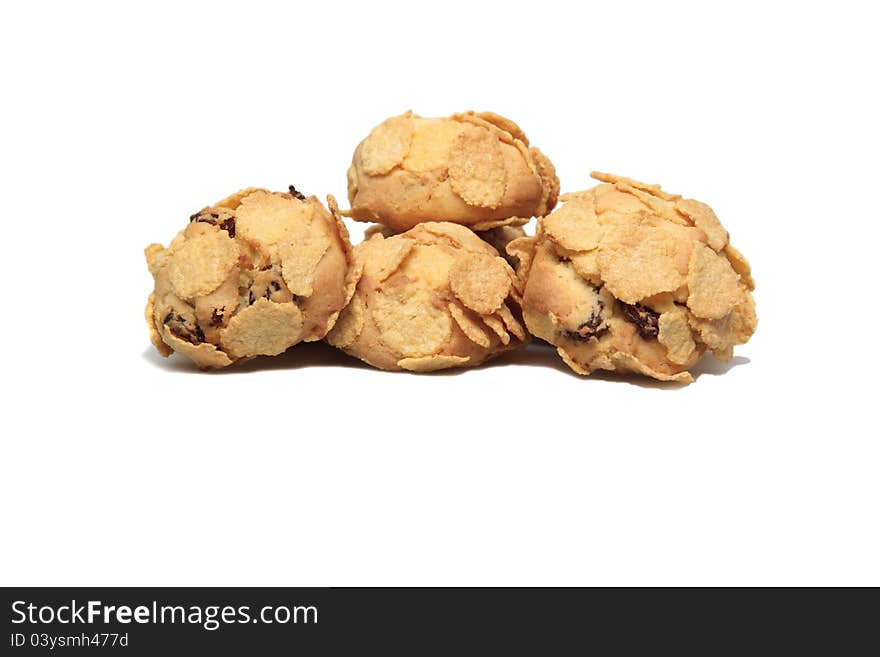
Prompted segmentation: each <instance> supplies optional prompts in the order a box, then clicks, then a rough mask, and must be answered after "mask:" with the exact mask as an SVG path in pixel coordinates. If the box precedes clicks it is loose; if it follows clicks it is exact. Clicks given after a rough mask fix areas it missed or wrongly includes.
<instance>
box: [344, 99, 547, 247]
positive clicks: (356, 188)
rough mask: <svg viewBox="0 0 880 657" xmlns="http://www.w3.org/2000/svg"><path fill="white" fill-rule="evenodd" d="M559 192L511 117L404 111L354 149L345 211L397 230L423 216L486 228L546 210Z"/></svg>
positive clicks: (541, 156) (541, 158) (422, 219)
mask: <svg viewBox="0 0 880 657" xmlns="http://www.w3.org/2000/svg"><path fill="white" fill-rule="evenodd" d="M558 193H559V179H558V178H557V177H556V170H555V169H554V167H553V164H552V163H551V162H550V160H549V159H547V157H546V156H545V155H544V154H543V153H541V151H539V150H538V149H537V148H530V147H529V141H528V139H527V138H526V136H525V134H523V132H522V130H520V128H519V127H518V126H517V125H516V124H515V123H514V122H513V121H510V120H509V119H506V118H504V117H502V116H499V115H497V114H493V113H492V112H483V113H479V114H477V113H474V112H466V113H464V114H454V115H453V116H450V117H448V118H443V119H426V118H422V117H420V116H416V115H414V114H413V113H412V112H407V113H406V114H403V115H401V116H395V117H392V118H390V119H387V120H386V121H384V122H383V123H381V124H380V125H378V126H376V127H375V128H374V129H373V130H372V132H370V134H369V135H368V136H367V138H366V139H364V140H363V141H362V142H361V143H360V144H358V146H357V148H356V149H355V152H354V157H353V158H352V163H351V167H350V168H349V170H348V200H349V202H350V203H351V210H350V211H349V212H348V213H347V214H349V216H351V217H352V218H353V219H356V220H358V221H366V222H376V223H381V224H384V225H386V226H390V227H391V228H393V229H395V230H398V231H405V230H408V229H410V228H412V227H413V226H415V225H416V224H419V223H421V222H425V221H449V222H454V223H459V224H464V225H467V226H470V227H471V228H473V229H474V230H485V229H489V228H494V227H496V226H502V225H518V224H522V223H525V222H526V220H527V218H529V217H532V216H542V215H544V214H546V213H547V212H549V211H550V210H552V209H553V207H554V206H555V205H556V198H557V195H558Z"/></svg>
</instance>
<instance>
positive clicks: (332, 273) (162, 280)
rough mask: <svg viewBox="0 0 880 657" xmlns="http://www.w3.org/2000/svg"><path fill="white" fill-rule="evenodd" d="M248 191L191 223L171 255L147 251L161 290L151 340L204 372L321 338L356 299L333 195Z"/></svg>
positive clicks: (151, 306) (151, 313) (153, 248)
mask: <svg viewBox="0 0 880 657" xmlns="http://www.w3.org/2000/svg"><path fill="white" fill-rule="evenodd" d="M327 200H328V202H329V204H330V209H331V212H328V211H327V210H326V209H325V208H324V206H323V205H321V203H320V201H318V199H317V198H315V197H314V196H312V197H310V198H305V197H304V196H303V195H302V194H300V193H299V192H297V191H296V190H295V189H294V188H293V187H291V188H290V193H289V194H280V193H273V192H268V191H265V190H262V189H253V188H250V189H245V190H243V191H241V192H238V193H237V194H234V195H232V196H230V197H229V198H227V199H224V200H223V201H220V202H219V203H217V204H216V205H214V206H212V207H208V208H205V209H204V210H201V211H199V212H197V213H196V214H194V215H192V216H191V217H190V223H189V225H188V226H187V227H186V228H185V229H184V230H183V231H181V232H180V233H179V234H178V235H177V237H175V238H174V240H173V241H172V242H171V244H170V245H169V246H168V248H163V247H162V245H161V244H151V245H150V246H148V247H147V248H146V249H145V254H146V257H147V264H148V266H149V268H150V272H151V273H152V275H153V278H154V282H155V288H154V291H153V293H152V294H150V298H149V301H148V303H147V308H146V319H147V326H148V327H149V330H150V339H151V340H152V342H153V344H154V345H155V346H156V349H158V350H159V352H160V353H161V354H162V355H163V356H168V355H169V354H171V352H172V351H175V352H177V353H180V354H183V355H184V356H187V357H188V358H190V359H191V360H192V361H193V362H195V363H196V365H198V366H199V367H201V368H218V367H225V366H227V365H230V364H232V363H234V362H235V361H238V360H242V359H248V358H252V357H254V356H259V355H270V356H272V355H276V354H280V353H282V352H283V351H285V350H286V349H287V348H288V347H291V346H292V345H295V344H296V343H298V342H300V341H303V340H305V341H313V340H320V339H321V338H323V337H324V336H325V335H326V334H327V331H329V330H330V328H332V326H333V325H334V324H335V322H336V319H337V317H338V316H339V312H340V311H341V310H342V308H343V307H344V306H345V304H346V303H347V302H348V300H349V299H350V297H351V294H352V292H353V291H354V269H353V268H352V264H353V255H352V251H351V245H350V244H349V241H348V232H347V231H346V229H345V226H344V225H343V223H342V221H341V219H340V217H339V213H338V210H337V208H336V204H335V202H334V200H333V197H329V196H328V197H327Z"/></svg>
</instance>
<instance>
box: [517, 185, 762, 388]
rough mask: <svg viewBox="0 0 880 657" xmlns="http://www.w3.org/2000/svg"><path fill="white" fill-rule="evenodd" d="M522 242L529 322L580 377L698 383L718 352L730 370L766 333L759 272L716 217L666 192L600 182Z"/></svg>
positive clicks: (572, 198) (520, 251)
mask: <svg viewBox="0 0 880 657" xmlns="http://www.w3.org/2000/svg"><path fill="white" fill-rule="evenodd" d="M592 175H593V177H594V178H596V179H597V180H600V181H603V182H604V183H605V184H601V185H598V186H597V187H594V188H592V189H590V190H587V191H585V192H577V193H573V194H567V195H564V196H563V197H562V200H563V201H564V202H565V203H564V205H563V206H561V207H560V208H558V209H557V210H556V211H554V212H553V213H552V214H550V215H548V216H546V217H544V218H543V219H541V220H539V222H538V229H537V233H536V235H535V237H530V238H522V239H519V240H514V241H513V242H511V243H510V244H509V245H508V249H509V251H510V253H512V254H515V255H517V256H519V258H520V260H521V262H522V263H523V266H522V267H521V268H520V272H519V273H520V276H521V277H522V278H523V280H524V294H523V315H524V319H525V322H526V326H527V327H528V329H529V331H531V332H532V334H533V335H535V336H538V337H540V338H543V339H544V340H546V341H547V342H550V343H551V344H553V345H555V346H556V347H557V350H558V352H559V355H560V356H561V357H562V359H563V360H564V361H565V362H566V363H567V364H568V366H569V367H571V368H572V369H573V370H574V371H576V372H578V373H580V374H590V373H591V372H593V371H595V370H598V369H603V370H612V371H622V372H638V373H641V374H645V375H647V376H651V377H654V378H655V379H660V380H663V381H679V382H690V381H692V380H693V379H692V377H691V375H690V374H689V373H688V371H687V370H688V369H689V368H690V367H691V366H693V365H694V364H695V363H696V362H697V360H699V359H700V357H701V356H702V355H703V353H704V352H705V351H706V349H710V350H711V351H712V352H713V354H714V355H715V357H716V358H718V359H720V360H729V359H730V358H732V356H733V347H734V345H737V344H743V343H745V342H746V341H747V340H748V339H749V338H750V337H751V335H752V333H754V331H755V326H756V324H757V317H756V315H755V303H754V300H753V299H752V295H751V293H750V292H751V291H752V290H753V289H754V281H753V280H752V277H751V271H750V269H749V265H748V263H747V262H746V260H745V258H744V257H743V256H742V254H740V253H739V251H737V250H736V249H734V248H733V247H732V246H731V245H730V243H729V241H728V234H727V231H726V230H725V229H724V227H723V226H722V225H721V223H720V222H719V221H718V218H717V217H716V216H715V213H714V212H713V211H712V209H711V208H710V207H709V206H708V205H706V204H704V203H701V202H699V201H694V200H691V199H683V198H681V197H680V196H677V195H674V194H669V193H667V192H664V191H663V190H661V188H660V187H659V186H658V185H646V184H644V183H640V182H637V181H635V180H630V179H628V178H622V177H618V176H613V175H608V174H601V173H593V174H592Z"/></svg>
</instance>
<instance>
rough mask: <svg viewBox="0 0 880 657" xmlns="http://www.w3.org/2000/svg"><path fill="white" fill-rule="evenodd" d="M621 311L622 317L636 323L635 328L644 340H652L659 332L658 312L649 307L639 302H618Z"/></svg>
mask: <svg viewBox="0 0 880 657" xmlns="http://www.w3.org/2000/svg"><path fill="white" fill-rule="evenodd" d="M620 307H621V310H622V311H623V318H624V319H625V320H626V321H628V322H630V323H631V324H635V325H636V330H637V331H638V332H639V335H641V336H642V337H643V338H644V339H645V340H652V339H654V338H656V337H657V334H658V333H659V332H660V328H659V326H658V322H659V319H660V313H657V312H654V311H653V310H651V309H650V308H648V307H646V306H643V305H642V304H640V303H637V304H634V305H630V304H628V303H621V304H620Z"/></svg>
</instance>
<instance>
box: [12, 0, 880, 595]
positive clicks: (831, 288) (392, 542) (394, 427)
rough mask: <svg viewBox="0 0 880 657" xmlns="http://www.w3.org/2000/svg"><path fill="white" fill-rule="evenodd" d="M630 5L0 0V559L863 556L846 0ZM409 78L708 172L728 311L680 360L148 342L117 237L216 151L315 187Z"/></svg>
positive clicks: (868, 362)
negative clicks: (744, 262)
mask: <svg viewBox="0 0 880 657" xmlns="http://www.w3.org/2000/svg"><path fill="white" fill-rule="evenodd" d="M662 4H665V5H667V6H665V7H661V6H659V5H660V3H657V5H658V6H654V3H650V4H648V3H646V4H645V6H641V7H639V6H637V5H635V4H633V3H625V5H624V4H621V3H601V4H597V5H595V6H588V4H587V3H573V2H572V3H555V2H547V1H541V2H526V3H517V2H503V3H493V4H489V3H478V2H473V1H469V2H443V3H435V4H428V3H416V2H406V3H403V2H402V3H394V4H391V3H384V4H382V3H377V2H360V3H353V5H352V6H342V5H332V4H331V3H327V2H316V3H284V4H282V3H278V4H263V3H257V2H247V3H240V5H239V6H237V7H236V6H231V5H228V6H227V5H225V4H221V3H218V2H210V3H203V4H202V3H198V4H197V3H192V4H190V3H187V4H184V3H180V2H174V3H167V4H162V3H155V2H154V3H141V4H140V5H137V6H136V5H134V4H132V3H106V4H96V3H87V2H83V3H57V4H55V5H49V4H44V3H27V4H24V3H19V4H8V3H7V4H5V5H4V8H3V10H2V21H0V24H2V28H0V29H2V38H0V62H2V64H0V66H2V102H0V115H2V123H0V130H2V145H0V158H2V172H0V173H2V181H3V182H2V185H3V201H2V217H0V221H2V227H3V233H2V234H3V242H2V243H3V246H4V249H3V257H2V259H0V262H2V274H3V276H2V280H3V283H4V303H3V306H2V308H3V310H2V313H3V314H2V324H0V330H2V336H0V337H2V345H3V365H2V381H3V384H4V392H3V398H2V400H3V401H2V404H3V416H2V423H3V424H2V427H3V431H2V434H3V437H2V458H0V505H2V517H0V526H2V528H3V529H2V536H3V537H2V539H0V583H2V584H7V585H13V584H17V585H58V584H83V585H136V584H140V585H162V584H168V585H199V584H203V585H244V584H247V585H345V584H350V585H370V584H376V585H392V584H404V585H409V584H420V585H422V584H425V585H427V584H437V585H445V584H473V585H488V584H504V585H508V584H509V585H514V584H523V585H532V584H559V585H570V584H589V585H592V584H624V585H627V584H697V585H703V584H732V585H740V584H743V585H744V584H767V585H781V584H819V585H824V584H874V585H878V584H880V559H878V554H880V529H878V494H880V477H878V469H880V468H878V466H880V463H878V457H880V447H878V430H877V419H876V404H877V378H876V376H877V374H876V372H877V368H878V362H877V360H878V359H877V352H876V346H875V345H876V341H877V336H878V329H880V323H878V319H880V318H878V312H877V305H878V300H877V297H876V291H877V282H878V276H877V267H878V265H877V263H878V257H877V252H878V245H877V242H878V237H880V233H878V222H880V211H878V207H880V190H878V179H880V178H878V173H880V171H878V169H880V167H878V149H880V139H878V127H877V117H878V115H880V105H878V102H877V95H876V94H877V89H878V85H877V62H878V61H880V52H878V45H877V35H876V20H875V19H874V18H872V17H871V16H869V15H867V12H866V11H864V10H862V9H860V8H859V7H868V6H869V3H860V4H856V3H853V4H849V3H845V2H836V3H825V4H822V5H819V4H812V3H791V4H790V5H787V4H782V3H779V4H775V3H768V2H761V3H754V4H750V3H736V4H733V5H730V6H729V8H728V9H724V10H722V9H718V8H716V7H714V6H713V5H712V4H711V3H693V4H687V5H684V4H674V5H672V4H669V3H662ZM612 5H619V7H614V6H612ZM11 7H15V8H14V9H11ZM409 108H412V109H413V110H414V111H416V112H417V113H420V114H422V115H426V116H432V115H446V114H449V113H452V112H456V111H462V110H465V109H469V108H474V109H477V110H493V111H496V112H499V113H502V114H504V115H507V116H510V117H511V118H513V119H514V120H515V121H517V122H518V123H519V124H520V125H521V126H522V127H523V128H524V129H525V131H526V133H527V134H528V135H529V137H530V138H531V140H532V142H533V144H534V145H537V146H539V147H540V148H541V149H542V150H544V152H545V153H547V154H548V155H549V156H550V157H551V158H552V160H553V161H554V162H555V164H556V166H557V168H558V171H559V174H560V178H561V180H562V187H563V189H564V190H577V189H584V188H586V187H587V186H588V185H590V184H591V183H590V181H589V180H588V172H589V171H590V170H591V169H599V170H603V171H611V172H616V173H621V174H625V175H628V176H632V177H636V178H641V179H644V180H646V181H648V182H660V183H662V184H663V185H664V186H665V188H666V189H668V190H670V191H673V192H679V193H683V194H685V195H686V196H690V197H693V198H697V199H700V200H703V201H706V202H708V203H710V204H711V205H712V206H713V207H714V209H715V210H716V212H717V213H718V215H719V216H720V217H721V219H722V221H723V222H724V223H725V225H726V227H727V228H728V229H729V230H730V232H731V235H732V240H733V243H734V244H735V245H736V246H737V247H738V248H739V249H740V250H742V251H743V252H744V253H745V254H746V256H747V257H748V258H749V259H750V260H751V262H752V265H753V270H754V274H755V278H756V279H757V284H758V287H757V291H756V300H757V306H758V315H759V318H760V324H759V327H758V331H757V334H756V335H755V337H754V338H753V340H752V341H751V342H750V343H749V344H748V345H745V346H743V347H741V348H738V349H737V355H736V358H735V360H734V361H733V366H732V367H730V368H729V369H728V368H725V367H721V366H719V364H717V363H714V362H713V361H712V360H711V358H710V359H708V361H707V362H705V363H703V364H702V365H701V366H700V368H698V371H702V372H703V373H702V374H701V375H700V376H699V378H698V380H697V381H696V383H694V384H693V385H691V386H688V387H684V388H682V387H679V386H675V385H660V384H653V383H651V382H649V381H645V380H640V379H635V378H626V377H623V378H622V377H615V376H597V377H592V378H579V377H577V376H575V375H573V374H570V373H569V372H568V371H567V369H566V368H565V367H564V366H563V365H562V364H561V363H559V362H558V361H557V360H556V358H555V356H554V354H553V352H552V351H549V350H547V349H546V348H540V347H532V348H530V349H529V350H528V351H525V352H521V353H516V354H511V355H509V356H508V357H506V358H504V359H502V360H499V361H496V362H493V363H491V364H489V365H487V366H484V367H482V368H479V369H477V370H470V371H463V372H460V373H455V374H447V375H437V376H417V375H408V374H393V373H383V372H379V371H374V370H370V369H368V368H366V367H365V366H361V365H359V363H358V362H356V361H354V360H352V359H350V358H348V357H346V356H344V355H342V354H340V353H338V352H335V351H333V350H332V349H330V348H329V347H326V346H323V345H311V346H304V347H297V348H294V349H293V350H291V351H290V352H288V354H286V355H285V356H283V357H280V358H277V359H274V360H267V359H262V360H260V361H257V362H255V363H252V364H249V365H245V366H244V367H239V368H236V369H229V370H228V371H224V372H220V373H216V374H201V373H199V372H198V371H195V370H194V369H193V368H191V367H190V366H189V365H188V364H187V363H186V362H184V361H182V360H181V359H177V358H171V359H169V360H167V361H164V360H162V359H160V358H159V357H158V356H157V355H156V354H155V353H153V351H152V349H151V348H150V345H149V341H148V337H147V330H146V328H145V326H144V322H143V318H142V311H143V306H144V303H145V300H146V297H147V294H148V292H149V291H150V287H151V279H150V276H149V274H148V273H147V269H146V266H145V264H144V260H143V255H142V249H143V247H144V246H145V245H147V244H148V243H150V242H153V241H162V242H163V243H166V244H167V243H168V241H169V240H170V239H171V238H172V237H173V236H174V234H175V233H176V231H177V230H179V229H181V228H182V227H183V226H184V225H185V224H186V222H187V217H188V216H189V214H191V213H192V212H194V211H196V210H198V209H199V208H201V207H203V206H204V205H206V204H208V203H211V202H213V201H216V200H218V199H220V198H222V197H224V196H226V195H227V194H229V193H231V192H233V191H235V190H237V189H239V188H240V187H244V186H247V185H257V186H265V187H270V188H274V189H285V188H286V186H287V185H288V184H291V183H292V184H295V185H296V186H297V188H299V189H300V190H303V191H305V192H306V193H316V194H318V195H320V196H322V197H323V195H324V194H326V193H333V194H335V195H336V196H337V198H339V199H340V203H341V205H343V207H345V206H346V205H347V201H346V199H345V172H346V168H347V166H348V163H349V161H350V157H351V152H352V150H353V149H354V147H355V145H356V144H357V142H358V141H359V140H361V139H362V138H363V137H364V136H366V134H367V133H368V131H369V130H370V128H371V127H372V126H374V125H375V124H377V123H379V122H380V121H381V120H383V119H384V118H385V117H387V116H390V115H393V114H398V113H400V112H402V111H404V110H406V109H409ZM360 234H361V227H355V226H352V238H353V239H356V240H359V239H360ZM725 370H726V371H725Z"/></svg>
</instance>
